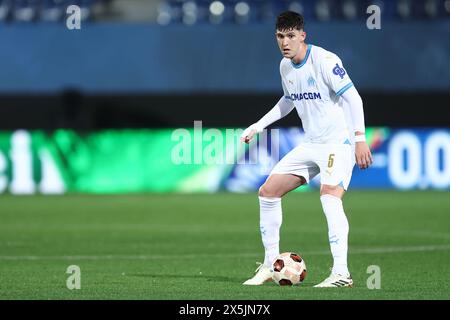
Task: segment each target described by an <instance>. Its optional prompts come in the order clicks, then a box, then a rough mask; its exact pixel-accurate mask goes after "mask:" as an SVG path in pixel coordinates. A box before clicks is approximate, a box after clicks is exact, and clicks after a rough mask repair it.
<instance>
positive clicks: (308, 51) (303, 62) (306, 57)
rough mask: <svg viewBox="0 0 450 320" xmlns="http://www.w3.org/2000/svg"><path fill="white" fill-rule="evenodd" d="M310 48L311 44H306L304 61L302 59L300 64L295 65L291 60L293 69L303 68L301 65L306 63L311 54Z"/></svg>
mask: <svg viewBox="0 0 450 320" xmlns="http://www.w3.org/2000/svg"><path fill="white" fill-rule="evenodd" d="M311 48H312V45H311V44H308V50H306V56H305V59H303V61H302V62H301V63H299V64H295V63H294V61H292V60H291V63H292V66H293V67H294V68H295V69H300V68H301V67H303V65H304V64H305V63H306V61H307V60H308V57H309V54H310V53H311Z"/></svg>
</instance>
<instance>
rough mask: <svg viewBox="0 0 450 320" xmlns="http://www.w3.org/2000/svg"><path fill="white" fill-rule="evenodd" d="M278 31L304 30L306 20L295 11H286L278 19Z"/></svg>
mask: <svg viewBox="0 0 450 320" xmlns="http://www.w3.org/2000/svg"><path fill="white" fill-rule="evenodd" d="M275 27H276V30H280V31H286V30H292V29H297V30H304V28H305V20H304V19H303V16H302V15H301V14H299V13H297V12H294V11H285V12H283V13H281V14H280V15H279V16H278V17H277V23H276V25H275Z"/></svg>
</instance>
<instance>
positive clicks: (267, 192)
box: [258, 184, 280, 198]
mask: <svg viewBox="0 0 450 320" xmlns="http://www.w3.org/2000/svg"><path fill="white" fill-rule="evenodd" d="M258 195H259V196H260V197H266V198H275V197H280V196H279V195H277V194H276V192H274V190H273V189H272V188H270V187H269V186H267V185H266V184H263V185H262V186H261V188H259V192H258Z"/></svg>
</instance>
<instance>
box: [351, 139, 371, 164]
mask: <svg viewBox="0 0 450 320" xmlns="http://www.w3.org/2000/svg"><path fill="white" fill-rule="evenodd" d="M355 155H356V164H357V165H358V167H359V168H361V169H367V168H368V167H369V166H370V165H371V164H372V162H373V159H372V153H371V152H370V149H369V146H368V145H367V143H366V142H365V141H361V142H356V146H355Z"/></svg>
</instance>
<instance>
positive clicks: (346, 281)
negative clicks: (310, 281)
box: [314, 273, 353, 288]
mask: <svg viewBox="0 0 450 320" xmlns="http://www.w3.org/2000/svg"><path fill="white" fill-rule="evenodd" d="M340 287H353V279H352V276H351V275H348V276H343V275H340V274H337V273H332V274H331V275H330V276H329V277H328V278H326V279H325V280H323V281H322V282H321V283H319V284H316V285H315V286H314V288H340Z"/></svg>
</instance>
